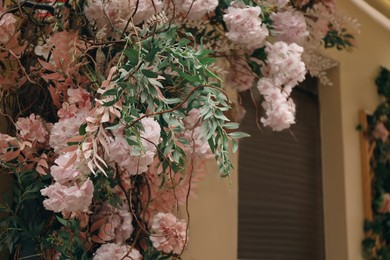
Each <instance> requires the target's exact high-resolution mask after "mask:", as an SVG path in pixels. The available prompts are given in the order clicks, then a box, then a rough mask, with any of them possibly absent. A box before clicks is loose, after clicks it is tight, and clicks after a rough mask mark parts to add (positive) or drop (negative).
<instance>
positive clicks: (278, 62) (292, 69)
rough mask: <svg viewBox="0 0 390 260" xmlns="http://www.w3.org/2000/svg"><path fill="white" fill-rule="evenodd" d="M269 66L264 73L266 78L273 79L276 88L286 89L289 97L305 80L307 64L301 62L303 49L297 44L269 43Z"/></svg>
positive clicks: (267, 47)
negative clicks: (295, 87) (293, 89)
mask: <svg viewBox="0 0 390 260" xmlns="http://www.w3.org/2000/svg"><path fill="white" fill-rule="evenodd" d="M265 52H266V54H267V66H265V67H263V69H262V73H263V75H264V76H265V77H266V78H269V79H272V81H273V84H275V85H276V86H280V87H282V86H283V87H284V91H285V92H286V93H287V94H288V95H289V94H290V93H291V90H292V88H293V87H294V86H296V85H297V84H298V83H299V82H301V81H303V80H304V79H305V75H306V68H305V63H303V61H302V60H301V55H302V53H303V48H302V47H301V46H299V45H297V44H295V43H292V44H288V43H285V42H281V41H279V42H275V43H274V44H270V43H267V44H266V48H265Z"/></svg>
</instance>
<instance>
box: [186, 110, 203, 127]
mask: <svg viewBox="0 0 390 260" xmlns="http://www.w3.org/2000/svg"><path fill="white" fill-rule="evenodd" d="M183 123H184V127H185V128H187V129H192V128H194V127H195V126H197V125H199V123H200V111H199V109H197V108H193V109H191V110H190V111H189V112H188V115H187V116H186V117H185V118H184V119H183Z"/></svg>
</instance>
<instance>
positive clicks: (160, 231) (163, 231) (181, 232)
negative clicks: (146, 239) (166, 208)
mask: <svg viewBox="0 0 390 260" xmlns="http://www.w3.org/2000/svg"><path fill="white" fill-rule="evenodd" d="M186 228H187V224H186V222H185V221H184V220H178V219H177V218H176V217H175V216H174V215H172V214H171V213H161V212H160V213H157V214H156V215H155V216H154V217H153V220H152V231H153V232H154V235H150V240H151V241H152V243H153V246H154V247H155V248H156V249H157V250H159V251H163V252H164V253H167V254H169V253H174V254H180V253H181V251H182V250H183V248H184V246H185V244H184V243H185V242H186Z"/></svg>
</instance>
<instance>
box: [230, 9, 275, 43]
mask: <svg viewBox="0 0 390 260" xmlns="http://www.w3.org/2000/svg"><path fill="white" fill-rule="evenodd" d="M260 14H261V9H260V7H258V6H256V7H246V8H236V7H233V6H230V7H229V8H228V9H227V11H226V14H224V15H223V20H224V22H225V23H226V27H227V29H228V32H227V33H226V37H228V38H229V39H230V40H231V41H232V42H234V43H237V44H241V45H244V46H246V48H247V49H249V50H254V49H256V48H259V47H261V46H263V44H264V41H265V38H266V37H267V36H268V34H269V33H268V29H267V27H266V26H265V25H264V24H262V22H261V19H260V17H259V15H260Z"/></svg>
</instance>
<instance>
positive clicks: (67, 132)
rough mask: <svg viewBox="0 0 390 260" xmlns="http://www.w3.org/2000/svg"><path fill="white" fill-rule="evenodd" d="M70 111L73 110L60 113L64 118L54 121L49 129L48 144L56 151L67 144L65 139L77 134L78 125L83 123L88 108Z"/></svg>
mask: <svg viewBox="0 0 390 260" xmlns="http://www.w3.org/2000/svg"><path fill="white" fill-rule="evenodd" d="M63 111H64V110H63ZM72 112H74V114H72V113H67V114H62V115H63V116H64V118H62V119H60V120H59V121H58V122H57V123H55V124H54V126H53V129H52V130H51V134H50V141H49V144H50V146H51V147H53V148H54V151H55V152H57V153H58V152H59V151H60V150H61V149H62V148H64V147H66V146H67V142H66V141H67V140H68V139H69V138H71V137H74V136H75V135H78V134H79V129H80V126H81V125H82V124H83V123H85V120H86V118H87V116H88V113H89V110H87V109H80V110H78V111H77V112H76V111H75V110H73V111H72ZM65 115H66V117H65Z"/></svg>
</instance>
